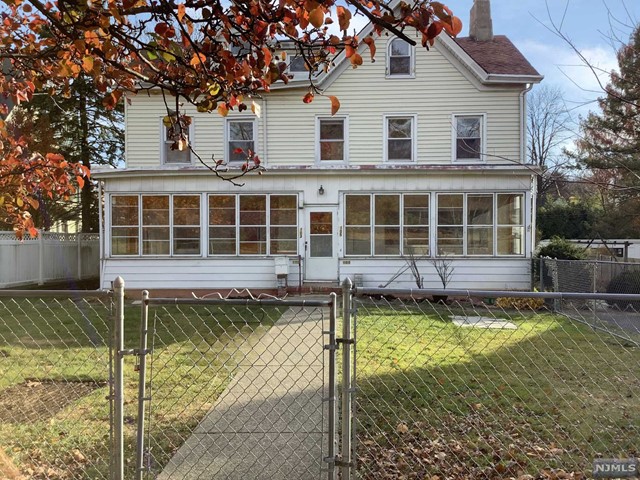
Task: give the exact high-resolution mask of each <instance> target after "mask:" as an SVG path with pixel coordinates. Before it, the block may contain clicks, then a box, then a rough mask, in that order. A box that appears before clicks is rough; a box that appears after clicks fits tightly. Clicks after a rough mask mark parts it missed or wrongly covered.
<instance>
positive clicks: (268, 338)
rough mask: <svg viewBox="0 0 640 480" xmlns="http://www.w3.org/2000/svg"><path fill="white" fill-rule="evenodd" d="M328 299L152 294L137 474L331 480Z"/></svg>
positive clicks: (146, 307) (146, 319)
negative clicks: (158, 296) (176, 297)
mask: <svg viewBox="0 0 640 480" xmlns="http://www.w3.org/2000/svg"><path fill="white" fill-rule="evenodd" d="M333 298H334V300H333V301H330V300H329V296H328V295H327V296H325V297H323V299H321V300H301V299H299V300H277V299H271V300H269V299H263V300H254V299H246V300H243V299H236V300H233V299H209V300H206V299H205V300H201V299H177V300H176V299H158V298H150V299H147V298H145V299H144V300H143V302H142V303H143V314H142V318H143V325H144V324H145V323H148V327H147V328H145V327H144V326H143V331H144V330H148V343H147V346H146V347H145V346H144V343H145V342H144V341H143V343H141V344H140V347H141V350H140V351H148V352H149V354H148V355H146V358H145V359H144V360H143V359H141V361H143V362H144V365H142V364H141V365H140V367H139V370H141V372H142V373H141V374H142V376H143V377H146V380H143V382H142V384H143V385H144V386H145V387H144V390H142V391H141V392H144V393H141V395H140V398H143V399H145V400H144V401H143V403H142V404H141V405H140V410H139V412H140V414H141V415H140V417H139V420H140V419H142V421H143V423H142V424H140V430H139V431H142V432H144V437H139V438H140V439H141V442H140V443H139V445H138V447H139V449H140V451H139V454H138V461H137V463H138V469H139V470H138V472H137V475H138V476H136V477H135V478H154V479H155V478H158V479H163V480H168V479H176V480H182V479H187V478H188V479H207V480H212V479H262V478H269V479H292V478H295V479H319V478H321V476H323V478H326V476H327V471H328V469H329V468H330V467H331V464H330V463H327V462H326V461H325V459H326V458H327V457H333V455H334V453H333V451H332V449H333V448H334V442H333V441H329V438H333V437H334V431H333V430H332V427H330V425H333V424H335V406H334V407H331V403H330V400H332V399H335V384H334V383H332V382H331V380H330V378H332V377H335V373H334V372H330V371H329V369H328V368H327V356H328V355H330V354H331V351H330V350H327V349H326V348H325V344H327V343H329V338H328V337H329V336H331V335H333V337H334V338H335V310H334V309H333V307H332V305H335V296H334V297H333ZM332 302H333V303H332ZM332 312H333V314H332ZM332 315H333V320H331V318H332ZM331 324H333V326H332V325H331ZM332 331H333V332H334V333H331V332H332ZM334 355H335V353H334ZM333 404H334V405H335V403H333Z"/></svg>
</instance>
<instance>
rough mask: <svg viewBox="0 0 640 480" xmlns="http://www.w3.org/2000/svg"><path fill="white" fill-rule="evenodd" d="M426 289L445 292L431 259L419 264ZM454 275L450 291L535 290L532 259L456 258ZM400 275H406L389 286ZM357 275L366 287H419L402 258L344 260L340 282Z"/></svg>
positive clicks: (341, 264)
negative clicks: (532, 282) (533, 286)
mask: <svg viewBox="0 0 640 480" xmlns="http://www.w3.org/2000/svg"><path fill="white" fill-rule="evenodd" d="M417 265H418V268H419V270H420V275H421V276H422V277H423V278H424V288H434V289H441V288H443V287H442V282H441V281H440V277H438V274H437V273H436V270H435V268H434V267H433V265H432V264H431V263H430V262H429V261H427V260H419V261H418V262H417ZM451 265H452V267H453V274H452V276H451V282H450V283H449V285H447V288H448V289H450V290H454V289H459V290H476V289H477V290H529V289H530V288H531V259H529V258H492V259H486V260H485V259H466V258H455V259H452V262H451ZM399 272H402V274H401V275H400V276H399V277H398V278H397V279H395V280H394V281H393V283H391V284H389V285H387V283H388V282H389V281H390V280H391V279H392V278H393V277H395V276H396V275H397V274H398V273H399ZM356 275H360V276H361V278H362V286H363V287H365V288H378V287H387V286H388V288H418V287H417V286H416V283H415V280H414V278H413V276H412V275H411V272H410V271H409V269H408V268H407V264H406V263H405V262H404V260H402V259H343V260H341V261H340V279H341V280H344V279H345V278H347V277H349V278H351V279H352V280H353V279H354V278H355V276H356Z"/></svg>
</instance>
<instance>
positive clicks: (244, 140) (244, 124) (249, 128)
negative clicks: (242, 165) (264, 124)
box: [227, 119, 256, 162]
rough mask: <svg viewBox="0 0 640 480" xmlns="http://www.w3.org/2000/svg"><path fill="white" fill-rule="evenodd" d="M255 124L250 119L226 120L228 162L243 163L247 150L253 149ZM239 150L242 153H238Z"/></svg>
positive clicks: (253, 150) (254, 149)
mask: <svg viewBox="0 0 640 480" xmlns="http://www.w3.org/2000/svg"><path fill="white" fill-rule="evenodd" d="M254 127H255V123H254V121H253V120H251V119H244V120H227V145H228V148H227V159H228V160H229V161H230V162H238V161H239V162H244V161H245V159H246V158H247V153H248V152H249V150H251V151H252V152H255V151H256V148H255V138H254V137H255V128H254ZM238 149H241V150H242V152H240V153H237V152H239V150H238Z"/></svg>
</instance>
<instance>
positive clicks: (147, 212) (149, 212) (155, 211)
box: [142, 195, 171, 255]
mask: <svg viewBox="0 0 640 480" xmlns="http://www.w3.org/2000/svg"><path fill="white" fill-rule="evenodd" d="M170 232H171V226H170V223H169V195H143V196H142V255H169V254H170V253H171V250H170V248H171V240H170V237H171V233H170Z"/></svg>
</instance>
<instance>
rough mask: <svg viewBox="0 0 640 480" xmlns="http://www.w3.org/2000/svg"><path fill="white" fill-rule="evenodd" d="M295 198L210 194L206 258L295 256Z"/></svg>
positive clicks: (296, 212) (296, 245) (288, 196)
mask: <svg viewBox="0 0 640 480" xmlns="http://www.w3.org/2000/svg"><path fill="white" fill-rule="evenodd" d="M297 231H298V197H297V195H275V194H274V195H210V196H209V255H295V254H297V252H298V240H297V239H298V237H297Z"/></svg>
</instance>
